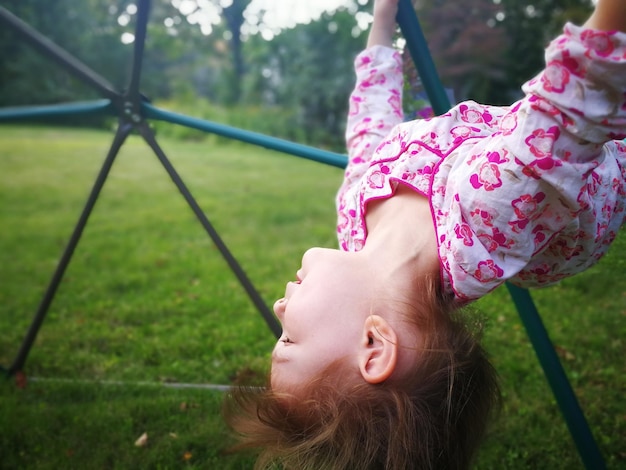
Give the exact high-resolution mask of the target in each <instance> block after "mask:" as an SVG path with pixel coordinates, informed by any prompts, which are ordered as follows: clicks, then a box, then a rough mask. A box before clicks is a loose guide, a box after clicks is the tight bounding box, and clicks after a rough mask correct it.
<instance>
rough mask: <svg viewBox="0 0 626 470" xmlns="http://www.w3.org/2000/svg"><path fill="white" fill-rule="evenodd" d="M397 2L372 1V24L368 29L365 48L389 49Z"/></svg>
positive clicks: (387, 0)
mask: <svg viewBox="0 0 626 470" xmlns="http://www.w3.org/2000/svg"><path fill="white" fill-rule="evenodd" d="M398 1H399V0H374V10H373V15H374V22H373V23H372V27H371V28H370V33H369V36H368V40H367V47H372V46H376V45H380V46H387V47H391V46H392V44H393V35H394V33H395V31H396V15H397V13H398Z"/></svg>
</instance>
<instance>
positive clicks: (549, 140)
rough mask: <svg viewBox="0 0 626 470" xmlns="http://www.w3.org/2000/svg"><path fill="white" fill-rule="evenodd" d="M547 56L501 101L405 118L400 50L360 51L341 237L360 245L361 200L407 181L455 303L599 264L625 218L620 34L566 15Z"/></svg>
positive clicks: (624, 61) (625, 70)
mask: <svg viewBox="0 0 626 470" xmlns="http://www.w3.org/2000/svg"><path fill="white" fill-rule="evenodd" d="M546 64H547V65H546V68H545V70H544V71H543V72H541V73H540V74H539V75H538V76H537V77H536V78H534V79H532V80H530V81H529V82H527V83H526V84H525V85H524V87H523V90H524V92H525V98H523V99H522V100H520V101H518V102H517V103H514V104H513V105H511V106H509V107H495V106H484V105H480V104H478V103H474V102H471V101H468V102H464V103H461V104H459V105H457V106H456V107H454V108H453V109H451V110H450V111H449V112H448V113H446V114H444V115H442V116H439V117H435V118H432V119H427V120H419V121H412V122H406V123H402V122H401V120H402V110H401V108H400V106H401V102H402V97H401V90H402V71H401V60H400V55H399V54H398V53H397V52H395V51H393V50H392V49H388V48H384V47H380V46H376V47H373V48H371V49H368V50H366V51H364V52H362V53H361V54H360V55H359V56H358V57H357V59H356V61H355V68H356V73H357V85H356V87H355V90H354V92H353V94H352V96H351V100H350V113H349V118H348V125H347V133H346V137H347V143H348V153H349V163H348V167H347V168H346V172H345V178H344V183H343V185H342V187H341V188H340V190H339V193H338V196H337V208H338V213H339V216H338V225H337V232H338V238H339V244H340V247H341V248H342V249H344V250H351V251H358V250H360V249H362V248H363V246H364V244H365V241H366V238H367V232H366V227H365V207H366V203H367V201H368V200H370V199H380V198H386V197H392V196H393V194H394V191H395V189H396V187H397V185H398V184H399V183H400V182H402V183H403V184H405V185H409V186H410V187H413V188H414V189H415V191H417V192H419V193H421V194H423V195H425V196H426V197H428V198H429V200H430V204H431V208H432V214H433V223H434V225H435V228H436V231H437V239H438V243H439V259H440V262H441V263H440V264H441V275H442V282H443V286H444V288H445V289H446V290H447V291H448V292H450V293H451V294H453V295H455V297H456V299H457V300H458V301H459V302H461V303H465V302H468V301H471V300H474V299H477V298H479V297H481V296H483V295H485V294H486V293H488V292H490V291H491V290H493V289H494V288H496V287H497V286H498V285H500V284H502V283H503V282H504V281H505V280H510V281H511V282H513V283H515V284H517V285H520V286H523V287H536V286H543V285H548V284H551V283H554V282H557V281H559V280H561V279H563V278H564V277H567V276H571V275H574V274H576V273H578V272H580V271H583V270H584V269H586V268H587V267H589V266H591V265H592V264H594V263H595V262H597V261H598V260H599V259H600V258H601V257H602V255H603V254H604V253H605V252H606V251H607V249H608V246H609V245H610V243H611V242H612V241H613V239H614V238H615V234H616V233H617V232H618V231H619V229H620V227H621V225H622V224H623V223H624V220H625V215H626V207H625V202H624V201H625V196H626V183H625V179H626V145H625V144H624V143H623V142H621V140H622V139H624V138H625V137H626V35H625V34H623V33H613V32H600V31H592V30H584V29H582V28H579V27H576V26H573V25H569V24H568V25H567V26H566V27H565V29H564V34H562V35H561V36H559V37H558V38H556V39H555V40H554V41H552V43H551V44H550V46H549V47H548V49H547V50H546ZM616 90H622V91H621V94H620V93H616ZM583 97H584V98H585V99H584V101H583V99H582V98H583ZM616 100H617V101H616Z"/></svg>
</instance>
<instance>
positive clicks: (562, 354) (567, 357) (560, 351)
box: [554, 345, 576, 361]
mask: <svg viewBox="0 0 626 470" xmlns="http://www.w3.org/2000/svg"><path fill="white" fill-rule="evenodd" d="M554 349H556V352H557V354H558V355H559V356H560V357H561V358H563V359H565V360H566V361H573V360H574V359H576V356H574V355H573V354H572V353H571V352H569V351H568V350H567V349H565V348H564V347H561V346H559V345H555V346H554Z"/></svg>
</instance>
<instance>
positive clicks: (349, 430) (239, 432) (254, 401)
mask: <svg viewBox="0 0 626 470" xmlns="http://www.w3.org/2000/svg"><path fill="white" fill-rule="evenodd" d="M432 298H434V299H435V300H434V301H432V302H433V305H431V306H430V308H429V309H428V310H429V312H425V311H424V309H423V308H420V309H419V310H420V311H421V313H420V314H416V313H415V311H413V314H412V315H411V314H409V312H407V318H409V319H412V320H411V321H412V323H413V325H414V326H415V327H416V328H419V329H420V330H419V331H420V333H421V334H422V335H423V336H424V344H423V347H422V348H421V349H420V351H417V352H416V360H415V363H414V366H413V368H412V369H411V370H410V371H409V372H408V373H405V374H404V375H403V376H402V377H397V378H394V379H393V380H387V381H385V382H383V383H381V384H369V383H367V382H365V381H364V380H359V381H353V382H351V381H350V380H346V379H345V378H346V377H351V375H350V374H353V371H349V370H346V369H347V365H346V363H345V362H344V361H342V360H337V361H335V362H334V363H332V364H330V365H329V366H328V367H327V368H326V369H324V370H323V371H322V372H321V373H319V374H318V375H317V376H316V377H314V378H313V379H312V380H311V381H309V382H308V383H307V384H302V386H301V387H300V388H299V389H298V391H297V394H286V393H281V392H278V391H274V390H272V389H271V387H270V386H269V381H268V387H267V388H265V389H262V388H261V389H250V388H239V389H235V390H234V391H233V392H232V393H230V394H229V395H228V396H227V398H226V401H225V407H224V411H225V418H226V421H227V423H228V424H229V425H230V427H231V428H232V429H233V431H234V432H235V433H236V436H237V438H238V440H239V443H238V444H237V445H236V446H235V448H234V449H235V450H243V449H254V450H256V451H257V452H258V459H257V462H256V465H255V468H256V469H266V468H276V467H272V466H274V465H277V466H278V468H285V469H293V470H308V469H310V470H320V469H333V470H352V469H355V468H358V469H364V470H365V469H372V470H373V469H394V470H395V469H424V470H426V469H449V470H453V469H467V468H469V466H470V464H471V462H472V460H473V458H474V457H475V454H476V450H477V448H478V446H479V444H480V442H481V441H482V438H483V436H484V434H485V431H486V429H487V423H488V421H489V416H490V414H491V411H492V409H493V408H494V405H496V404H499V389H498V384H497V379H496V373H495V371H494V369H493V367H492V366H491V364H490V363H489V361H488V359H487V355H486V353H485V351H484V350H483V349H482V347H481V346H480V344H479V342H478V337H477V336H478V332H477V331H474V330H475V329H470V328H467V327H466V326H465V324H464V323H463V322H461V321H459V318H460V315H459V313H460V312H455V313H453V310H454V308H453V306H452V305H451V304H450V303H449V302H445V301H442V300H441V299H440V298H438V297H437V296H431V299H432ZM420 307H423V306H420Z"/></svg>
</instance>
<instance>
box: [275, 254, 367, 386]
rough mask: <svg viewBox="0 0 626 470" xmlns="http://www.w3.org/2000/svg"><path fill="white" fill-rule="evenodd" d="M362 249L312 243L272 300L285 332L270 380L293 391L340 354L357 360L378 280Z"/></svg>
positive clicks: (276, 350)
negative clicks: (278, 296) (280, 294)
mask: <svg viewBox="0 0 626 470" xmlns="http://www.w3.org/2000/svg"><path fill="white" fill-rule="evenodd" d="M361 258H362V257H361V256H359V253H350V252H343V251H339V250H332V249H323V248H313V249H310V250H308V251H307V252H306V253H305V254H304V257H303V259H302V269H300V270H299V271H298V272H297V274H296V281H292V282H289V283H288V284H287V288H286V291H285V297H284V298H282V299H279V300H277V301H276V303H275V304H274V312H275V313H276V316H277V317H278V319H279V320H280V322H281V324H282V327H283V332H282V335H281V337H280V339H279V340H278V342H277V343H276V346H275V347H274V351H273V354H272V370H271V383H272V388H273V389H274V390H278V391H285V392H290V391H294V390H295V389H296V388H297V386H298V385H303V384H305V383H306V382H307V381H308V380H309V379H311V378H312V377H313V376H314V375H315V374H316V373H318V372H319V371H321V370H322V369H323V368H324V367H326V366H328V365H330V363H331V362H333V361H335V360H337V359H344V360H347V361H349V364H350V362H353V363H354V368H353V369H354V370H355V372H358V362H357V349H358V346H359V342H360V341H362V340H363V323H364V320H365V319H366V318H367V316H368V315H369V312H370V308H371V304H370V299H371V298H372V296H373V291H374V289H375V288H376V285H374V284H373V278H372V273H371V272H370V271H371V269H368V268H367V267H366V265H365V264H364V263H363V260H362V259H361Z"/></svg>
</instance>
